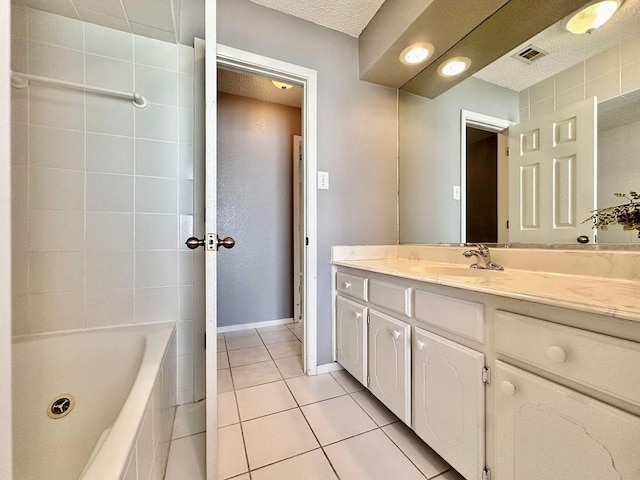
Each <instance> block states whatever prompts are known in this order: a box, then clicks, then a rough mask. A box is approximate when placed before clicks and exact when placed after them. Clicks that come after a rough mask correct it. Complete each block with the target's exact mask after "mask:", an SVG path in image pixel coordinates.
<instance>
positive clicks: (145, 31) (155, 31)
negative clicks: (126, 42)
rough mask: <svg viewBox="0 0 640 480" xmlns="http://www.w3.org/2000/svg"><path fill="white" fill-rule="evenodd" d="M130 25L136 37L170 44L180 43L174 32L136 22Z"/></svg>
mask: <svg viewBox="0 0 640 480" xmlns="http://www.w3.org/2000/svg"><path fill="white" fill-rule="evenodd" d="M129 24H130V25H131V31H132V32H133V33H135V34H136V35H142V36H143V37H147V38H157V39H158V40H161V41H163V42H168V43H170V44H176V43H178V38H177V35H176V34H175V32H173V31H168V30H162V29H160V28H154V27H150V26H149V25H145V24H141V23H136V22H129Z"/></svg>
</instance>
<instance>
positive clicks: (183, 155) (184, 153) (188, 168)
mask: <svg viewBox="0 0 640 480" xmlns="http://www.w3.org/2000/svg"><path fill="white" fill-rule="evenodd" d="M193 164H194V161H193V145H186V144H181V145H180V171H179V176H180V178H184V179H187V180H193Z"/></svg>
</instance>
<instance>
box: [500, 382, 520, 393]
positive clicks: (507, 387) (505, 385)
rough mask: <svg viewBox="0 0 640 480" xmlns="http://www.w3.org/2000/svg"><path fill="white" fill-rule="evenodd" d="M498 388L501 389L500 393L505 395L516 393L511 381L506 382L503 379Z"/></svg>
mask: <svg viewBox="0 0 640 480" xmlns="http://www.w3.org/2000/svg"><path fill="white" fill-rule="evenodd" d="M500 388H501V390H502V393H504V394H505V395H509V396H511V395H513V394H514V393H516V386H515V385H514V384H513V383H511V382H507V381H506V380H504V381H503V382H502V383H501V384H500Z"/></svg>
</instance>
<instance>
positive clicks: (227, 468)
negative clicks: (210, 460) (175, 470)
mask: <svg viewBox="0 0 640 480" xmlns="http://www.w3.org/2000/svg"><path fill="white" fill-rule="evenodd" d="M248 471H249V468H248V467H247V457H246V455H245V452H244V444H243V442H242V430H241V429H240V424H238V425H230V426H228V427H223V428H219V429H218V478H219V479H220V480H223V479H226V478H231V477H235V476H237V475H240V474H241V473H245V472H248ZM183 478H184V479H187V478H189V477H186V476H185V477H183Z"/></svg>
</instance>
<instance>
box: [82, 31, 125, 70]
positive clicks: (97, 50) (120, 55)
mask: <svg viewBox="0 0 640 480" xmlns="http://www.w3.org/2000/svg"><path fill="white" fill-rule="evenodd" d="M84 28H85V33H84V34H85V49H86V52H87V53H93V54H96V55H102V56H104V57H110V58H116V59H118V60H124V61H127V62H133V35H130V34H128V33H125V32H118V31H115V30H113V29H111V28H105V27H101V26H98V25H94V24H91V23H86V24H85V27H84Z"/></svg>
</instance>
